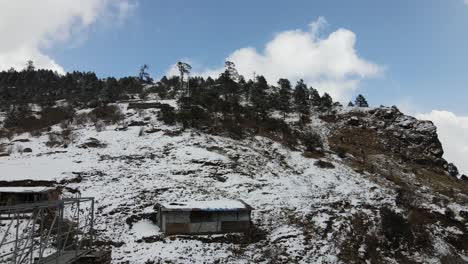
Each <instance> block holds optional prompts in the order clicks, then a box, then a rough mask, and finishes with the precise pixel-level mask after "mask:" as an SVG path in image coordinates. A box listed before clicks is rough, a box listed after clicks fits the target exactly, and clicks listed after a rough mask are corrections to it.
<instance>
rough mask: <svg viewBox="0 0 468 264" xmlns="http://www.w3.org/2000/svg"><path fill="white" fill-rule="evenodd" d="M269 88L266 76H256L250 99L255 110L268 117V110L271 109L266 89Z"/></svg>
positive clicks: (261, 115) (262, 116) (263, 116)
mask: <svg viewBox="0 0 468 264" xmlns="http://www.w3.org/2000/svg"><path fill="white" fill-rule="evenodd" d="M267 89H268V83H267V81H266V79H265V77H263V76H261V75H259V76H257V77H256V81H255V82H254V83H253V86H252V89H251V94H250V101H251V102H252V106H253V109H254V111H255V112H256V113H257V114H258V115H259V116H260V117H261V118H266V116H267V111H268V109H269V106H268V100H267V94H266V90H267Z"/></svg>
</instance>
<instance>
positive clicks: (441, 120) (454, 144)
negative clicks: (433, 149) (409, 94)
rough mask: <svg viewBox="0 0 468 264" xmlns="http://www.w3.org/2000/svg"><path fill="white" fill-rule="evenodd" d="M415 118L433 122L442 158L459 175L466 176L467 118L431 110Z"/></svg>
mask: <svg viewBox="0 0 468 264" xmlns="http://www.w3.org/2000/svg"><path fill="white" fill-rule="evenodd" d="M416 117H417V118H419V119H425V120H431V121H432V122H434V124H435V125H436V126H437V133H438V135H439V139H440V141H441V142H442V145H443V147H444V151H445V154H444V158H445V159H446V160H448V161H449V162H453V163H454V164H455V165H456V166H457V167H458V169H459V170H460V173H464V174H467V175H468V116H460V115H456V114H454V113H452V112H449V111H441V110H433V111H431V112H429V113H424V114H416Z"/></svg>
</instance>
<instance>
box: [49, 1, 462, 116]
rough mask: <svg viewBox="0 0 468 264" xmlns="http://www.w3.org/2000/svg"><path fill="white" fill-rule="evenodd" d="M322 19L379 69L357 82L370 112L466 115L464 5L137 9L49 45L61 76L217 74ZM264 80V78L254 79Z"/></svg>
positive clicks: (174, 5)
mask: <svg viewBox="0 0 468 264" xmlns="http://www.w3.org/2000/svg"><path fill="white" fill-rule="evenodd" d="M320 16H323V17H325V19H326V20H327V21H328V24H329V25H328V26H327V27H326V28H325V30H324V31H325V34H326V32H331V31H334V30H336V29H338V28H346V29H349V30H351V31H352V32H354V33H355V34H356V37H357V42H356V46H355V47H356V50H357V53H358V54H359V56H360V57H363V58H364V59H366V60H369V61H371V62H373V63H376V64H378V65H381V66H384V67H385V70H384V73H383V76H380V77H377V78H369V79H366V80H364V81H362V82H361V83H360V86H359V89H357V90H356V92H355V93H361V92H362V93H364V94H365V95H366V96H367V97H368V99H369V101H370V102H371V103H373V104H377V105H378V104H396V103H401V102H402V101H403V102H404V103H409V102H411V103H412V104H413V105H414V107H415V108H417V110H419V111H428V110H430V109H448V110H451V111H454V112H457V113H459V114H468V108H467V107H465V105H466V102H468V73H467V70H466V69H467V68H468V50H467V48H466V47H468V6H465V5H464V4H463V1H461V0H460V1H458V0H453V1H440V0H424V1H370V0H366V1H362V0H361V1H236V2H231V3H223V4H220V2H219V1H148V0H146V1H139V2H138V6H137V7H136V8H135V9H134V10H133V11H132V13H131V14H130V16H129V17H128V18H127V19H126V21H125V22H123V23H118V24H117V25H109V23H112V22H107V23H101V24H97V25H95V26H93V27H91V28H90V29H88V31H89V32H88V34H87V36H86V40H84V41H83V40H82V41H81V43H80V44H77V45H62V46H53V47H51V48H50V49H49V50H47V53H48V54H50V56H51V57H52V58H54V60H55V61H57V62H58V63H59V64H60V65H61V66H62V67H63V68H65V69H66V70H73V69H78V70H93V71H96V72H97V73H98V75H99V76H103V77H104V76H108V75H117V76H123V75H132V74H136V72H137V71H138V67H139V66H140V65H142V64H143V63H147V64H149V65H150V66H151V72H152V74H153V76H161V75H162V74H164V73H165V72H166V71H167V70H168V68H169V66H170V65H171V64H173V63H175V62H176V61H178V60H180V59H189V60H190V61H191V62H192V63H193V64H195V66H198V67H199V68H203V67H218V66H219V65H222V63H223V61H224V59H225V58H226V57H227V56H228V55H229V54H230V53H231V52H233V51H234V50H236V49H239V48H242V47H247V46H252V47H255V48H257V49H258V50H261V49H263V47H264V45H265V44H266V43H267V42H268V41H269V40H271V39H272V38H273V36H274V35H275V34H276V33H278V32H282V31H285V30H291V29H305V28H307V25H308V24H309V23H310V22H312V21H314V20H316V19H317V18H318V17H320ZM259 73H260V72H259Z"/></svg>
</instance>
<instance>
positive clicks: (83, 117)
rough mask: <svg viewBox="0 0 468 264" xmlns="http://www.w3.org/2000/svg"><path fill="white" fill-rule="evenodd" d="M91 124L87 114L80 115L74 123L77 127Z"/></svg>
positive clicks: (74, 119) (76, 116)
mask: <svg viewBox="0 0 468 264" xmlns="http://www.w3.org/2000/svg"><path fill="white" fill-rule="evenodd" d="M88 122H89V116H88V114H87V113H79V114H77V115H75V117H74V118H73V123H74V124H75V125H77V126H83V125H86V124H87V123H88Z"/></svg>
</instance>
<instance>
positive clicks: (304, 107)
mask: <svg viewBox="0 0 468 264" xmlns="http://www.w3.org/2000/svg"><path fill="white" fill-rule="evenodd" d="M293 94H294V103H295V105H296V110H297V112H299V113H301V114H302V115H309V114H310V109H309V91H308V89H307V86H306V85H305V84H304V81H303V80H302V79H301V80H299V81H298V82H297V84H296V87H295V88H294V93H293Z"/></svg>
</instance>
